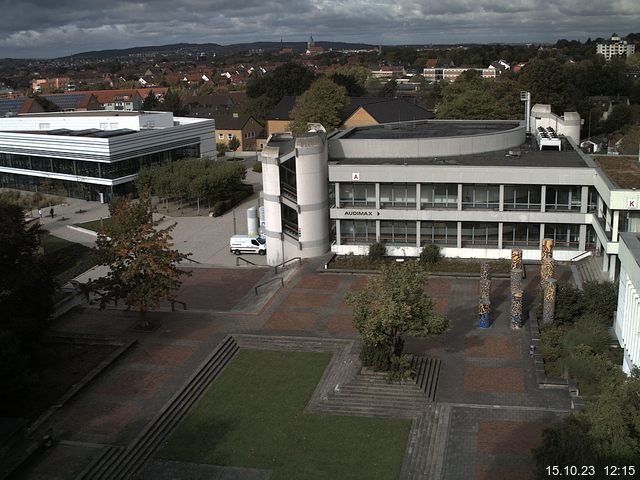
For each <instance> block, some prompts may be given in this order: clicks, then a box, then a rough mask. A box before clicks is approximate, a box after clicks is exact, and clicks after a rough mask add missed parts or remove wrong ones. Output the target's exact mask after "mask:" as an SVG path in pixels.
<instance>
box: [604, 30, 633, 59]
mask: <svg viewBox="0 0 640 480" xmlns="http://www.w3.org/2000/svg"><path fill="white" fill-rule="evenodd" d="M635 51H636V46H635V45H634V44H633V43H628V42H627V41H626V40H622V39H621V38H620V37H619V36H617V35H613V36H612V37H611V39H609V40H608V41H606V42H603V43H598V44H596V53H597V54H598V55H602V56H603V57H604V58H605V60H607V61H609V60H611V58H613V57H621V56H623V55H626V56H627V57H630V56H631V55H633V54H634V53H635Z"/></svg>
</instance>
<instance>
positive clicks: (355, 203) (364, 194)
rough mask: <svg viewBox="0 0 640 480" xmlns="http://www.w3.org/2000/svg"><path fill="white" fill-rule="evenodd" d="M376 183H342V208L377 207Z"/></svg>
mask: <svg viewBox="0 0 640 480" xmlns="http://www.w3.org/2000/svg"><path fill="white" fill-rule="evenodd" d="M375 206H376V185H375V183H341V184H340V207H343V208H344V207H375Z"/></svg>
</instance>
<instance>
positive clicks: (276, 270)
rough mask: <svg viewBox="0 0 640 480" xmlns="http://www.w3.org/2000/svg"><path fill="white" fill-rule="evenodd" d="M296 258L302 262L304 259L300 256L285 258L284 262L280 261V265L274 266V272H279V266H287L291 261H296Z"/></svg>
mask: <svg viewBox="0 0 640 480" xmlns="http://www.w3.org/2000/svg"><path fill="white" fill-rule="evenodd" d="M296 260H297V261H298V263H302V259H301V258H300V257H293V258H290V259H289V260H285V261H284V262H282V263H279V264H278V265H276V266H275V267H273V273H278V268H280V267H285V266H286V265H287V264H289V263H291V262H295V261H296Z"/></svg>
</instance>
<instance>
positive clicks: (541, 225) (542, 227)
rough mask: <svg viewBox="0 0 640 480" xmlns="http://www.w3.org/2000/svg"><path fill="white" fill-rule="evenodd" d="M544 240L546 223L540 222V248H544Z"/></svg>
mask: <svg viewBox="0 0 640 480" xmlns="http://www.w3.org/2000/svg"><path fill="white" fill-rule="evenodd" d="M542 240H544V223H541V224H540V241H539V242H538V247H539V248H542Z"/></svg>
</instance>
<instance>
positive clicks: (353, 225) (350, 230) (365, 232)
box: [340, 220, 376, 245]
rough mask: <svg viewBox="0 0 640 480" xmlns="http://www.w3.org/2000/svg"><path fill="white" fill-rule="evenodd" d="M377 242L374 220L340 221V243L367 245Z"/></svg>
mask: <svg viewBox="0 0 640 480" xmlns="http://www.w3.org/2000/svg"><path fill="white" fill-rule="evenodd" d="M375 241H376V222H375V221H374V220H340V243H341V244H342V245H349V244H352V245H353V244H365V245H368V244H370V243H373V242H375Z"/></svg>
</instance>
